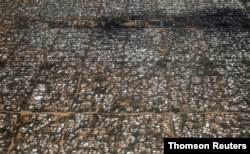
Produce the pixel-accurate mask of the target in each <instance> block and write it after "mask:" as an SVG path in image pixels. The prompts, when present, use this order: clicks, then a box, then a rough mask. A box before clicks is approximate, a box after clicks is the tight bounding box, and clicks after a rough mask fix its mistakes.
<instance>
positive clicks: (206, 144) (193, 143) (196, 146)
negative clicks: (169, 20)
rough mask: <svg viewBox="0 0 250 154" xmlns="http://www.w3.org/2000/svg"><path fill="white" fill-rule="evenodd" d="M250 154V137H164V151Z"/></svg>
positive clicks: (170, 152) (167, 152) (171, 153)
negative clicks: (237, 153)
mask: <svg viewBox="0 0 250 154" xmlns="http://www.w3.org/2000/svg"><path fill="white" fill-rule="evenodd" d="M189 152H190V153H192V154H193V153H201V152H202V153H204V152H205V153H211V154H215V153H216V154H217V153H220V154H222V153H224V152H239V153H240V154H250V138H164V153H165V154H173V153H174V154H176V153H185V154H186V153H189Z"/></svg>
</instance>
